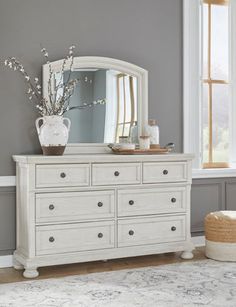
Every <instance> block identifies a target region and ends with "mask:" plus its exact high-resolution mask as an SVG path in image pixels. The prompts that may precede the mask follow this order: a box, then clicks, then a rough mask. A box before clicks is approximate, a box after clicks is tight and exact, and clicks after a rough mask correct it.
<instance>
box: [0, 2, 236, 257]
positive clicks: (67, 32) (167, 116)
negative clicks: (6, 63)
mask: <svg viewBox="0 0 236 307" xmlns="http://www.w3.org/2000/svg"><path fill="white" fill-rule="evenodd" d="M0 39H1V44H0V58H5V57H7V56H16V57H18V58H19V59H20V60H21V61H22V62H23V63H24V64H25V67H26V68H27V70H28V71H29V72H30V73H32V74H33V76H35V75H40V73H41V65H42V63H43V59H42V57H41V55H40V48H41V47H40V44H42V45H43V46H46V47H47V48H48V50H49V52H50V54H51V59H52V60H56V59H60V58H62V57H63V56H64V55H65V52H66V49H67V47H68V46H69V45H71V44H76V45H77V46H78V49H77V50H78V55H81V56H82V55H96V56H107V57H113V58H118V59H121V60H125V61H128V62H133V63H134V64H137V65H139V66H142V67H143V68H145V69H147V70H148V71H149V117H150V118H156V119H157V120H158V124H159V126H160V140H161V143H162V144H165V143H167V142H171V141H173V142H174V143H175V144H176V149H177V151H181V150H182V0H145V1H144V0H67V1H64V0H6V1H0ZM24 91H25V88H24V82H23V80H22V79H21V77H20V76H18V75H17V74H16V73H14V72H9V71H7V70H6V69H0V95H1V96H0V97H1V100H0V106H1V109H0V110H1V111H0V144H1V147H0V176H8V175H14V174H15V166H14V163H13V162H12V160H11V155H12V154H22V153H35V152H40V146H39V143H38V139H37V135H36V131H35V127H34V120H35V119H36V117H37V114H36V112H35V110H34V108H33V106H31V105H30V103H29V102H28V101H27V98H26V95H25V93H24ZM224 191H226V192H227V193H226V194H224V193H225V192H224ZM234 195H236V181H234V180H227V181H224V180H223V179H219V180H208V181H199V180H196V181H194V185H193V192H192V198H193V199H192V208H193V209H192V217H193V219H192V227H193V228H192V230H193V233H195V234H199V233H201V232H202V231H203V216H204V215H205V214H206V213H207V212H209V211H211V210H215V209H218V208H225V207H227V208H231V209H232V208H234V209H236V208H235V202H234V198H235V197H234ZM14 247H15V189H14V188H0V254H7V253H9V251H12V250H13V249H14Z"/></svg>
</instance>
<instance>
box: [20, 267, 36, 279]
mask: <svg viewBox="0 0 236 307" xmlns="http://www.w3.org/2000/svg"><path fill="white" fill-rule="evenodd" d="M23 276H24V277H25V278H36V277H38V276H39V272H38V270H37V268H25V270H24V273H23Z"/></svg>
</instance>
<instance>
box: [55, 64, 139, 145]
mask: <svg viewBox="0 0 236 307" xmlns="http://www.w3.org/2000/svg"><path fill="white" fill-rule="evenodd" d="M54 78H55V86H56V85H57V84H58V83H59V82H60V80H61V78H62V76H61V73H55V75H54ZM68 78H69V79H78V80H79V82H78V84H77V86H76V88H75V91H74V94H73V96H72V97H71V103H70V106H72V107H74V108H73V109H72V110H70V111H68V112H67V113H65V117H68V118H70V120H71V131H70V137H69V143H115V142H116V143H119V142H120V141H121V140H123V141H124V140H125V139H128V138H130V136H131V133H132V130H133V133H132V135H136V134H137V133H138V132H137V129H138V128H137V118H138V114H137V113H138V108H137V78H136V77H134V76H131V75H128V74H125V73H122V72H120V71H115V70H111V69H97V68H83V69H75V70H73V71H72V72H71V74H70V75H69V72H68V71H65V72H64V74H63V80H65V81H66V80H67V79H68ZM60 94H61V93H58V95H60ZM134 131H136V133H134ZM131 141H133V140H131Z"/></svg>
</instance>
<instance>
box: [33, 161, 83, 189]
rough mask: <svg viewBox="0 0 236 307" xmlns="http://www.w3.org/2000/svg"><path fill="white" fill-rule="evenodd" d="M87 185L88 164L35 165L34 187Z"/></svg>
mask: <svg viewBox="0 0 236 307" xmlns="http://www.w3.org/2000/svg"><path fill="white" fill-rule="evenodd" d="M88 185H89V164H44V165H43V164H42V165H36V187H37V188H50V187H68V186H88Z"/></svg>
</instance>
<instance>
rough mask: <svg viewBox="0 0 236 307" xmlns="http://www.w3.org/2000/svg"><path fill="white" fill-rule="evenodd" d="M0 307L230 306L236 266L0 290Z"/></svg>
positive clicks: (146, 271)
mask: <svg viewBox="0 0 236 307" xmlns="http://www.w3.org/2000/svg"><path fill="white" fill-rule="evenodd" d="M0 306H1V307H10V306H11V307H15V306H17V307H21V306H22V307H23V306H24V307H36V306H41V307H159V306H160V307H166V306H168V307H182V306H184V307H185V306H186V307H191V306H211V307H235V306H236V264H235V263H227V262H224V263H222V262H216V261H213V260H202V261H190V262H181V263H176V264H170V265H161V266H156V267H146V268H140V269H129V270H120V271H110V272H104V273H93V274H88V275H77V276H69V277H62V278H57V279H46V280H30V281H25V282H18V283H11V284H2V285H0Z"/></svg>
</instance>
